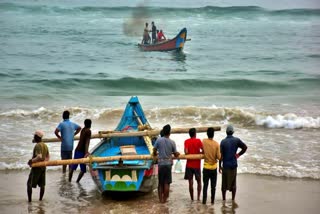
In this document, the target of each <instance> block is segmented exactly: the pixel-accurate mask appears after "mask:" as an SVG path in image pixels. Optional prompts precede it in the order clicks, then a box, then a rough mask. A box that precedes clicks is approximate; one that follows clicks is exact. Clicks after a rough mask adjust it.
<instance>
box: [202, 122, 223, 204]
mask: <svg viewBox="0 0 320 214" xmlns="http://www.w3.org/2000/svg"><path fill="white" fill-rule="evenodd" d="M207 136H208V138H206V139H203V140H202V144H203V153H204V164H203V171H202V173H203V193H202V203H203V204H206V202H207V190H208V185H209V180H210V186H211V204H214V199H215V194H216V186H217V168H218V160H220V159H221V154H220V145H219V143H218V142H216V141H215V140H213V136H214V129H213V128H212V127H210V128H208V130H207Z"/></svg>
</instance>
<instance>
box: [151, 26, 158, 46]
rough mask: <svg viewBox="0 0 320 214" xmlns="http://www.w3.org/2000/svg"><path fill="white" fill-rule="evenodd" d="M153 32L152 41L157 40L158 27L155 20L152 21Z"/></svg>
mask: <svg viewBox="0 0 320 214" xmlns="http://www.w3.org/2000/svg"><path fill="white" fill-rule="evenodd" d="M151 32H152V33H151V34H152V43H153V44H154V43H156V42H157V27H156V26H155V24H154V22H151Z"/></svg>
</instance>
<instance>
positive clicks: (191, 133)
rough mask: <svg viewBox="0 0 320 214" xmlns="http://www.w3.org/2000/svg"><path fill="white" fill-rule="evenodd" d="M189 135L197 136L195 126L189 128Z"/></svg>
mask: <svg viewBox="0 0 320 214" xmlns="http://www.w3.org/2000/svg"><path fill="white" fill-rule="evenodd" d="M189 135H190V137H195V136H196V129H195V128H191V129H189Z"/></svg>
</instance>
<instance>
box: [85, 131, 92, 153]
mask: <svg viewBox="0 0 320 214" xmlns="http://www.w3.org/2000/svg"><path fill="white" fill-rule="evenodd" d="M90 139H91V131H90V133H89V134H88V136H87V138H86V145H85V152H84V154H85V156H84V157H87V156H88V155H90V153H89V144H90Z"/></svg>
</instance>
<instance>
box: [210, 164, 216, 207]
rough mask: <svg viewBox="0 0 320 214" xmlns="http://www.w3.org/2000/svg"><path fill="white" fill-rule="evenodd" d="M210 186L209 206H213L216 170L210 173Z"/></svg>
mask: <svg viewBox="0 0 320 214" xmlns="http://www.w3.org/2000/svg"><path fill="white" fill-rule="evenodd" d="M210 185H211V204H214V199H215V196H216V186H217V169H214V170H212V172H211V173H210Z"/></svg>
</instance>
